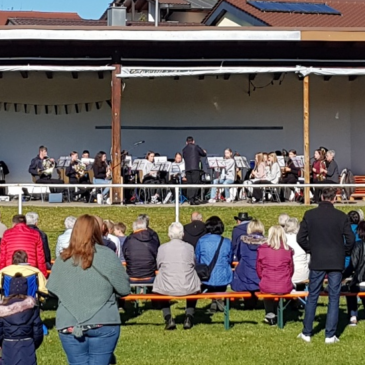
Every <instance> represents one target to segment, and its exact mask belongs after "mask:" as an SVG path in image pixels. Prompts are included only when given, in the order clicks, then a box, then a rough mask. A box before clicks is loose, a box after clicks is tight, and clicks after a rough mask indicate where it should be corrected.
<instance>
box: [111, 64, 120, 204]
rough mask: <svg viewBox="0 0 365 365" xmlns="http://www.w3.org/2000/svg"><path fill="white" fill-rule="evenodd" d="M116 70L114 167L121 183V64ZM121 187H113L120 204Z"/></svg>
mask: <svg viewBox="0 0 365 365" xmlns="http://www.w3.org/2000/svg"><path fill="white" fill-rule="evenodd" d="M114 67H115V70H114V71H113V72H112V85H111V86H112V98H111V101H112V156H111V157H112V168H113V171H112V173H113V180H112V182H113V184H121V156H120V150H121V134H122V132H121V122H120V110H121V103H122V80H121V79H120V78H119V77H117V75H118V74H120V72H121V65H118V64H116V65H114ZM121 190H122V189H120V188H112V189H111V202H112V204H120V203H121V202H122V194H121Z"/></svg>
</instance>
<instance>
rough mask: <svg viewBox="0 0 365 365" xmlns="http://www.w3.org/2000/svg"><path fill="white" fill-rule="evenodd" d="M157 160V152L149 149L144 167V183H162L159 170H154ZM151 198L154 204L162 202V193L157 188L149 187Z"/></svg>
mask: <svg viewBox="0 0 365 365" xmlns="http://www.w3.org/2000/svg"><path fill="white" fill-rule="evenodd" d="M154 162H155V153H154V152H153V151H148V152H147V154H146V159H145V163H144V164H143V169H142V183H143V184H160V183H161V181H160V178H159V175H158V171H152V168H153V166H154ZM149 190H150V194H151V198H150V202H151V203H152V204H157V203H160V197H161V193H160V190H157V189H149Z"/></svg>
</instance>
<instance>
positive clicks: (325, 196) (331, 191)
mask: <svg viewBox="0 0 365 365" xmlns="http://www.w3.org/2000/svg"><path fill="white" fill-rule="evenodd" d="M336 194H337V188H331V187H330V188H324V189H323V190H322V200H325V201H332V200H334V199H335V198H336Z"/></svg>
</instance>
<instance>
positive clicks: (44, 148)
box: [39, 146, 48, 152]
mask: <svg viewBox="0 0 365 365" xmlns="http://www.w3.org/2000/svg"><path fill="white" fill-rule="evenodd" d="M41 151H46V152H48V149H47V147H46V146H39V152H41Z"/></svg>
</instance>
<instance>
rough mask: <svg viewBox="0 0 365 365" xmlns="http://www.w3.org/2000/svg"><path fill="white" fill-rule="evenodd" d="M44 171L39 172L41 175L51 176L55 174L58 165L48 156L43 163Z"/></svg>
mask: <svg viewBox="0 0 365 365" xmlns="http://www.w3.org/2000/svg"><path fill="white" fill-rule="evenodd" d="M42 164H43V170H42V171H39V174H40V175H46V176H51V175H52V174H53V170H54V168H55V167H56V163H55V162H54V161H52V160H51V159H50V158H49V157H48V156H46V157H45V158H44V159H43V161H42Z"/></svg>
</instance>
